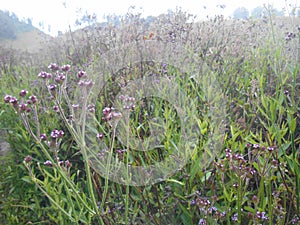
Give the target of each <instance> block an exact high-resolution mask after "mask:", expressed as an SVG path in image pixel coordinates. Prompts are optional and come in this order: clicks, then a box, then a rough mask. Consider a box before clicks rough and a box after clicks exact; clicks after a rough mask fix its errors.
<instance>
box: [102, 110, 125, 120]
mask: <svg viewBox="0 0 300 225" xmlns="http://www.w3.org/2000/svg"><path fill="white" fill-rule="evenodd" d="M120 117H122V114H121V113H120V112H115V109H114V108H112V107H105V108H104V109H103V111H102V120H103V121H110V120H112V119H113V118H120Z"/></svg>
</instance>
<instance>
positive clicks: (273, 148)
mask: <svg viewBox="0 0 300 225" xmlns="http://www.w3.org/2000/svg"><path fill="white" fill-rule="evenodd" d="M276 148H277V146H269V147H268V148H267V149H268V151H270V152H272V151H274V150H276Z"/></svg>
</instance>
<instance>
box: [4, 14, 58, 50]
mask: <svg viewBox="0 0 300 225" xmlns="http://www.w3.org/2000/svg"><path fill="white" fill-rule="evenodd" d="M51 39H52V37H51V36H49V35H46V34H45V33H43V32H42V31H40V30H39V29H37V28H36V27H34V26H32V24H31V21H30V19H28V20H27V22H25V21H20V20H19V19H18V17H17V16H16V15H15V14H14V13H9V12H4V11H1V10H0V47H5V48H13V49H20V50H24V51H25V50H26V51H30V52H36V51H39V50H40V48H41V47H42V45H43V43H45V42H46V41H49V40H51Z"/></svg>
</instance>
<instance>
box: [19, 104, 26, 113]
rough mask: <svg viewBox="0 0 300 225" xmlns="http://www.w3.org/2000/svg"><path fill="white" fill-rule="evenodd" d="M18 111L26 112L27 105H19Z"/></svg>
mask: <svg viewBox="0 0 300 225" xmlns="http://www.w3.org/2000/svg"><path fill="white" fill-rule="evenodd" d="M19 109H20V110H21V111H22V112H24V111H26V109H27V104H24V103H22V104H20V105H19Z"/></svg>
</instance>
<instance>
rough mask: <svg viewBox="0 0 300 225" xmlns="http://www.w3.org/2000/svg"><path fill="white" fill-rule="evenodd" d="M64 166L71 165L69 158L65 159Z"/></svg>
mask: <svg viewBox="0 0 300 225" xmlns="http://www.w3.org/2000/svg"><path fill="white" fill-rule="evenodd" d="M65 166H66V167H67V168H70V167H71V166H72V163H70V161H69V160H66V161H65Z"/></svg>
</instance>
